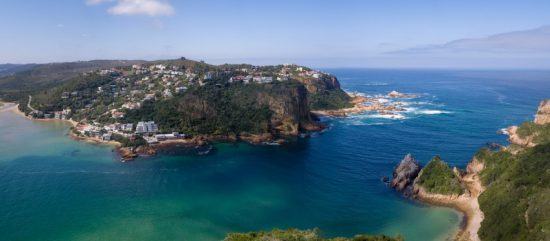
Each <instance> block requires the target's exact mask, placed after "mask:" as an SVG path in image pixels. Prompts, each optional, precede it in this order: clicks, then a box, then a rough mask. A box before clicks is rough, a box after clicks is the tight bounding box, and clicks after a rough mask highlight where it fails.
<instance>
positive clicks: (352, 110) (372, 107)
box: [311, 92, 416, 117]
mask: <svg viewBox="0 0 550 241" xmlns="http://www.w3.org/2000/svg"><path fill="white" fill-rule="evenodd" d="M395 93H397V94H392V92H390V94H388V95H387V96H386V97H385V98H389V99H392V98H415V97H416V96H415V95H408V94H401V93H399V92H395ZM351 98H352V99H351V100H350V104H352V105H353V106H352V107H349V108H342V109H335V110H312V111H311V113H313V114H315V115H318V116H326V117H348V116H349V115H356V114H361V113H364V112H369V111H377V112H378V113H380V114H382V115H385V114H386V115H387V114H391V113H393V112H401V111H404V110H405V109H403V107H401V106H400V105H398V104H390V105H388V104H384V103H383V102H380V101H378V100H377V99H376V98H371V97H365V96H359V95H354V96H351ZM366 103H370V104H369V105H366Z"/></svg>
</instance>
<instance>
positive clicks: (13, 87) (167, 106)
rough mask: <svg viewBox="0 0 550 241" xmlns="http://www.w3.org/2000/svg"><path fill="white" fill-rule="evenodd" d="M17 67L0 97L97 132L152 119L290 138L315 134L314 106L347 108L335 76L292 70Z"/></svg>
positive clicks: (193, 130)
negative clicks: (59, 113)
mask: <svg viewBox="0 0 550 241" xmlns="http://www.w3.org/2000/svg"><path fill="white" fill-rule="evenodd" d="M133 64H136V66H132V65H133ZM6 68H10V69H14V68H16V67H14V66H7V67H6ZM16 69H19V70H18V71H16V70H13V72H10V73H11V74H10V75H5V76H3V77H0V98H4V99H6V100H11V101H14V102H18V103H19V104H20V105H19V108H20V109H21V111H23V112H25V113H30V112H31V110H32V109H33V108H34V109H36V110H38V111H40V112H43V113H44V114H47V116H52V115H53V113H54V112H56V111H66V113H69V114H65V116H64V118H71V119H73V120H75V121H84V120H86V122H87V123H95V125H98V126H99V127H101V126H103V125H106V124H113V123H134V124H136V123H137V122H138V121H155V122H156V123H157V124H158V126H159V129H160V131H161V132H164V133H167V132H184V133H187V134H209V135H239V134H241V133H249V134H264V133H271V134H274V135H277V134H283V135H287V134H296V133H297V132H299V131H303V130H304V129H306V128H311V129H314V128H312V126H313V125H312V124H314V123H312V116H311V115H310V110H311V109H339V108H345V107H351V104H350V99H351V98H350V97H349V96H348V95H347V94H346V93H345V92H344V91H343V90H341V89H340V84H339V82H338V80H337V79H336V77H334V76H332V75H330V74H326V73H322V72H318V71H313V70H311V69H309V68H305V67H300V66H294V65H292V66H283V65H279V66H252V65H245V64H242V65H229V64H226V65H219V66H215V65H209V64H206V63H204V62H202V61H200V62H198V61H192V60H187V59H185V58H181V59H175V60H159V61H149V62H145V61H90V62H74V63H58V64H40V65H33V66H27V67H25V68H23V67H21V68H16ZM233 78H235V79H236V80H235V79H233ZM245 79H246V81H245ZM29 96H32V102H31V108H28V107H27V102H28V100H29ZM124 106H125V107H124ZM136 106H137V107H136ZM39 116H42V115H41V114H40V115H39Z"/></svg>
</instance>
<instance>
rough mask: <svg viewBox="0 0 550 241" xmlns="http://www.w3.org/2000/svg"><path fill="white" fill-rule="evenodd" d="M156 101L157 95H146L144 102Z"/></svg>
mask: <svg viewBox="0 0 550 241" xmlns="http://www.w3.org/2000/svg"><path fill="white" fill-rule="evenodd" d="M153 99H155V94H146V95H145V98H144V99H143V100H153Z"/></svg>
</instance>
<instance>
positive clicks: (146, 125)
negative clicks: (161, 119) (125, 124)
mask: <svg viewBox="0 0 550 241" xmlns="http://www.w3.org/2000/svg"><path fill="white" fill-rule="evenodd" d="M158 131H159V128H158V126H157V124H155V122H154V121H146V122H145V121H140V122H138V124H137V126H136V133H137V134H144V133H157V132H158Z"/></svg>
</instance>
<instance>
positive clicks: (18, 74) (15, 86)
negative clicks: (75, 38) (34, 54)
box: [0, 60, 143, 100]
mask: <svg viewBox="0 0 550 241" xmlns="http://www.w3.org/2000/svg"><path fill="white" fill-rule="evenodd" d="M142 62H143V61H126V60H94V61H80V62H67V63H50V64H28V65H3V68H2V69H3V70H2V71H0V96H1V97H3V98H5V99H8V100H13V99H15V98H19V97H20V93H21V92H24V93H25V94H27V93H32V92H36V91H42V90H45V89H48V88H51V87H54V86H58V85H60V84H63V83H65V82H67V81H69V80H70V79H72V78H74V77H77V76H78V75H79V74H81V73H83V72H87V71H94V70H99V69H109V68H114V67H120V66H131V65H132V64H138V63H142Z"/></svg>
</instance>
